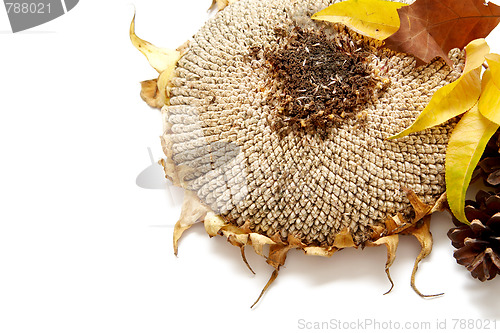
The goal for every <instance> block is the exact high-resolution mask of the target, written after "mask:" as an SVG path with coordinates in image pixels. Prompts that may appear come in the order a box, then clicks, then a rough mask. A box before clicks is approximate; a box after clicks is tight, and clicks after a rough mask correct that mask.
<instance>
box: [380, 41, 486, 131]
mask: <svg viewBox="0 0 500 333" xmlns="http://www.w3.org/2000/svg"><path fill="white" fill-rule="evenodd" d="M465 52H466V56H467V58H466V62H465V68H464V71H463V73H462V75H461V76H460V77H459V78H458V79H457V80H456V81H454V82H452V83H450V84H448V85H446V86H444V87H442V88H440V89H438V90H437V91H436V92H435V93H434V95H433V96H432V98H431V100H430V101H429V104H427V106H426V107H425V109H424V110H423V111H422V113H420V115H419V116H418V118H417V119H416V120H415V122H414V123H413V124H412V125H411V126H410V127H408V128H406V129H405V130H403V131H401V132H399V133H398V134H396V135H394V136H391V137H390V138H389V139H397V138H400V137H403V136H405V135H408V134H410V133H413V132H419V131H422V130H424V129H427V128H431V127H433V126H436V125H439V124H442V123H444V122H445V121H447V120H449V119H451V118H453V117H456V116H458V115H460V114H462V113H464V112H465V111H467V110H469V109H470V108H472V107H473V106H474V104H476V103H477V100H478V99H479V96H480V94H481V66H482V64H483V63H484V59H485V56H486V55H487V54H488V53H489V52H490V48H489V46H488V44H486V41H485V40H484V38H480V39H476V40H473V41H472V42H470V43H469V44H468V45H467V46H466V47H465Z"/></svg>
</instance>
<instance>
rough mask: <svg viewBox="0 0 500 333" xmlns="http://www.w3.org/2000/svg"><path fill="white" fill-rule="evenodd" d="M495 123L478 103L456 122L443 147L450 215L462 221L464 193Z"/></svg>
mask: <svg viewBox="0 0 500 333" xmlns="http://www.w3.org/2000/svg"><path fill="white" fill-rule="evenodd" d="M497 128H498V125H497V124H495V123H493V122H491V121H489V120H488V119H486V118H485V117H483V116H482V115H481V113H480V112H479V110H478V106H477V104H476V105H474V107H473V108H472V109H471V110H470V111H469V112H467V113H465V114H464V116H463V117H462V119H461V120H460V121H459V122H458V124H457V126H456V127H455V129H454V130H453V132H452V134H451V136H450V140H449V141H448V148H447V149H446V163H445V165H446V193H447V196H448V204H449V206H450V209H451V211H452V213H453V215H454V216H455V217H456V218H457V219H458V220H459V221H460V222H463V223H468V221H467V217H466V216H465V212H464V206H465V193H466V192H467V188H468V187H469V183H470V180H471V177H472V172H473V171H474V169H475V168H476V165H477V163H478V162H479V159H480V158H481V155H482V154H483V151H484V148H485V147H486V144H487V143H488V140H489V139H490V138H491V136H492V135H493V134H494V133H495V131H496V130H497Z"/></svg>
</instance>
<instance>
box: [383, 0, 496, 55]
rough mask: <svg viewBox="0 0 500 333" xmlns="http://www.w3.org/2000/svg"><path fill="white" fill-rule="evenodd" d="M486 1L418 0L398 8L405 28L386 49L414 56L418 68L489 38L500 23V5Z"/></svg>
mask: <svg viewBox="0 0 500 333" xmlns="http://www.w3.org/2000/svg"><path fill="white" fill-rule="evenodd" d="M484 2H485V1H484V0H417V1H415V2H414V3H413V4H412V5H410V6H405V7H401V8H400V9H398V13H399V18H400V21H401V26H400V28H399V30H398V31H397V32H396V33H395V34H393V35H392V36H390V37H389V38H387V39H386V44H385V45H386V46H387V47H389V48H391V49H393V50H395V51H398V52H404V53H410V54H413V55H414V56H415V57H416V58H417V65H420V64H422V63H427V62H430V61H431V60H432V59H433V58H435V57H442V58H443V59H444V60H445V61H446V62H447V63H448V64H449V65H451V60H450V59H449V58H448V52H449V51H450V50H451V49H453V48H456V47H458V48H463V47H465V45H467V44H468V43H469V42H470V41H472V40H474V39H477V38H484V37H486V36H487V35H488V34H489V33H490V32H491V31H492V30H493V29H494V28H495V27H496V25H497V24H498V23H499V22H500V6H497V5H495V4H493V3H491V2H490V3H488V4H485V3H484Z"/></svg>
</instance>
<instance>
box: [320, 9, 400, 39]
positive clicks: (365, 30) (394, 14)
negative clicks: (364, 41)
mask: <svg viewBox="0 0 500 333" xmlns="http://www.w3.org/2000/svg"><path fill="white" fill-rule="evenodd" d="M403 6H407V5H406V4H404V3H400V2H391V1H383V0H347V1H342V2H338V3H335V4H333V5H331V6H329V7H327V8H325V9H323V10H322V11H319V12H317V13H316V14H314V15H313V16H312V17H311V18H312V19H314V20H321V21H328V22H332V23H342V24H345V25H346V26H348V27H349V28H351V29H352V30H354V31H356V32H358V33H360V34H362V35H365V36H368V37H371V38H375V39H378V40H383V39H386V38H387V37H389V36H390V35H392V34H394V33H395V32H396V31H398V29H399V14H398V11H397V9H398V8H401V7H403Z"/></svg>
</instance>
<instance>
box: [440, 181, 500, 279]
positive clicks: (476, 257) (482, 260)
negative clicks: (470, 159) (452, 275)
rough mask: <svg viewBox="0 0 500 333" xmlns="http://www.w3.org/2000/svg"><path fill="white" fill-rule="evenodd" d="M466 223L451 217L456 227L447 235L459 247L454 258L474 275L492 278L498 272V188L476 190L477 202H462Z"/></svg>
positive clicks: (499, 256)
mask: <svg viewBox="0 0 500 333" xmlns="http://www.w3.org/2000/svg"><path fill="white" fill-rule="evenodd" d="M465 204H466V207H465V215H466V216H467V219H468V220H469V221H471V224H470V225H466V224H463V223H461V222H460V221H458V220H457V219H456V218H453V223H455V225H456V228H452V229H450V231H448V237H449V238H450V239H451V241H452V244H453V246H454V247H455V248H457V249H458V250H456V251H455V253H454V255H453V256H454V257H455V259H456V260H457V263H459V264H460V265H464V266H465V267H467V269H468V270H469V271H470V272H471V274H472V276H473V277H474V278H477V279H479V280H481V281H483V282H484V281H486V280H491V279H493V278H494V277H495V276H496V275H497V274H500V191H499V190H497V193H493V192H486V191H482V190H481V191H479V192H478V193H477V195H476V201H472V200H467V201H466V202H465Z"/></svg>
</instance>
